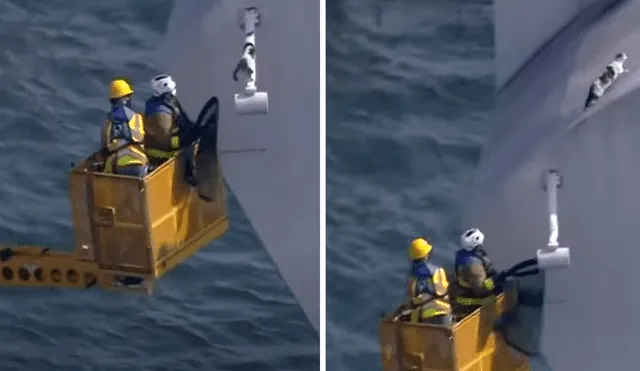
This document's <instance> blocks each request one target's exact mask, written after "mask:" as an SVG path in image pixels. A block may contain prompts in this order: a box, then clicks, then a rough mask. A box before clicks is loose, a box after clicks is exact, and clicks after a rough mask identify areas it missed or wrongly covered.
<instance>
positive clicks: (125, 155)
mask: <svg viewBox="0 0 640 371" xmlns="http://www.w3.org/2000/svg"><path fill="white" fill-rule="evenodd" d="M132 96H133V89H132V88H131V85H129V83H128V82H127V81H125V80H123V79H116V80H113V81H111V84H109V100H110V103H111V109H110V111H109V113H108V114H107V120H106V122H105V124H104V126H103V130H102V150H101V153H100V154H101V157H102V158H103V159H104V160H105V161H104V172H106V173H115V174H119V175H128V176H134V177H144V176H145V175H146V173H147V168H148V162H149V161H148V159H147V155H146V154H145V151H144V119H143V117H142V115H141V114H139V113H137V112H135V111H134V110H133V109H132V108H131V98H132Z"/></svg>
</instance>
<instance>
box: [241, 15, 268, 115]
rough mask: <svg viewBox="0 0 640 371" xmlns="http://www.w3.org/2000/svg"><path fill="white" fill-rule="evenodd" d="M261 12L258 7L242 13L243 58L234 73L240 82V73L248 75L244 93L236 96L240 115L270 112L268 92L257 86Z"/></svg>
mask: <svg viewBox="0 0 640 371" xmlns="http://www.w3.org/2000/svg"><path fill="white" fill-rule="evenodd" d="M260 22H261V20H260V12H258V8H256V7H248V8H244V9H242V10H241V11H240V28H241V29H242V31H243V32H244V35H245V38H244V44H243V46H242V57H241V58H240V61H239V62H238V64H237V65H236V68H235V70H234V71H233V79H234V80H235V81H238V73H240V72H242V73H244V74H245V75H246V77H247V78H246V85H245V88H244V92H243V93H239V94H235V95H234V99H235V106H236V111H238V113H240V114H266V113H268V112H269V96H268V94H267V92H259V91H258V87H257V86H256V82H257V78H258V72H257V64H256V28H257V27H258V26H259V25H260Z"/></svg>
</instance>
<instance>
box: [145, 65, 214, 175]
mask: <svg viewBox="0 0 640 371" xmlns="http://www.w3.org/2000/svg"><path fill="white" fill-rule="evenodd" d="M151 88H152V90H153V96H152V97H151V98H149V99H148V100H147V102H146V104H145V130H146V135H145V149H146V153H147V156H148V157H149V162H150V164H151V167H152V169H153V168H156V167H158V166H160V165H162V163H164V162H165V161H167V160H168V159H170V158H172V157H174V156H175V155H176V154H177V152H178V151H179V150H181V149H185V148H189V151H188V153H187V156H186V161H187V162H186V174H185V175H186V178H187V181H188V182H189V183H190V184H191V185H194V186H195V183H196V178H195V176H196V174H195V152H196V150H200V149H203V147H212V146H213V147H215V145H216V144H217V129H218V128H217V125H218V109H219V108H218V99H217V98H216V97H212V98H211V99H209V101H207V103H206V104H205V105H204V107H203V108H202V110H201V112H200V114H199V115H198V118H197V119H196V121H193V120H191V118H189V116H188V115H187V113H186V111H185V110H184V108H183V107H182V105H181V104H180V101H179V100H178V98H177V84H176V82H175V81H174V80H173V78H172V77H171V76H169V75H167V74H161V75H158V76H156V77H154V78H153V79H152V80H151ZM203 139H204V140H203ZM203 142H204V143H203ZM196 146H198V147H200V149H197V147H196ZM204 149H205V150H206V149H208V150H210V151H213V152H215V151H216V148H204Z"/></svg>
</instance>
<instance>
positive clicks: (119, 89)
mask: <svg viewBox="0 0 640 371" xmlns="http://www.w3.org/2000/svg"><path fill="white" fill-rule="evenodd" d="M129 94H133V89H132V88H131V85H129V83H128V82H126V81H125V80H124V79H116V80H113V81H111V84H109V99H117V98H122V97H125V96H127V95H129Z"/></svg>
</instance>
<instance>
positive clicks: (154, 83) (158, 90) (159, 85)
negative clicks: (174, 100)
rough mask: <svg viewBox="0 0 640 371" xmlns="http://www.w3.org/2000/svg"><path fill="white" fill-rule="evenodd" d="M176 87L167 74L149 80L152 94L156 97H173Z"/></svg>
mask: <svg viewBox="0 0 640 371" xmlns="http://www.w3.org/2000/svg"><path fill="white" fill-rule="evenodd" d="M176 86H177V85H176V82H175V81H173V79H172V78H171V76H169V75H167V74H162V75H158V76H156V77H154V78H153V79H152V80H151V89H153V94H155V95H156V96H158V97H159V96H161V95H162V94H165V93H170V94H171V95H173V96H175V95H176V92H177V91H176Z"/></svg>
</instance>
